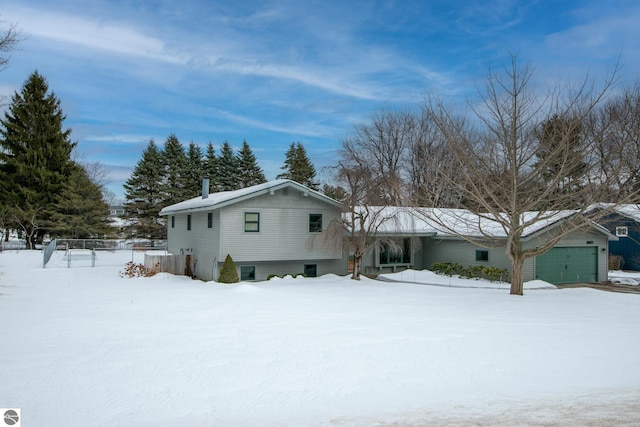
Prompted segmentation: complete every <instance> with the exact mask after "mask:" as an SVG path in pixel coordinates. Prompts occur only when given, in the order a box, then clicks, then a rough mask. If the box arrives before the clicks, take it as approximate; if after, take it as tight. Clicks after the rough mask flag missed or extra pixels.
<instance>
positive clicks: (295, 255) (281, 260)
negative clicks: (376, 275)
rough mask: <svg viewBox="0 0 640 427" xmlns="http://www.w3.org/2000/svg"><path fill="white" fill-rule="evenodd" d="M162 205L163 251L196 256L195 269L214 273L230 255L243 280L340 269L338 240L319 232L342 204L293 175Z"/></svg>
mask: <svg viewBox="0 0 640 427" xmlns="http://www.w3.org/2000/svg"><path fill="white" fill-rule="evenodd" d="M202 187H203V192H202V196H200V197H196V198H194V199H190V200H186V201H183V202H180V203H177V204H175V205H171V206H168V207H166V208H164V209H162V211H161V212H160V215H161V216H165V217H167V239H168V251H169V252H170V253H172V254H187V255H192V256H193V257H194V264H195V266H194V274H195V276H196V277H198V278H199V279H202V280H217V279H218V276H219V271H220V268H221V267H222V263H223V262H224V260H225V258H226V256H227V255H231V257H232V258H233V260H234V262H235V264H236V267H237V268H238V273H239V276H240V279H241V280H265V279H266V278H267V277H268V276H269V275H271V274H277V275H284V274H299V273H304V274H306V275H307V276H309V277H314V276H319V275H323V274H327V273H336V274H346V273H347V258H348V257H347V256H345V253H344V245H343V244H342V241H341V239H334V240H333V242H335V243H331V239H325V238H324V237H325V236H324V235H322V233H321V232H322V231H323V230H327V228H328V227H329V225H330V224H331V223H332V221H339V220H340V218H341V214H342V205H341V204H340V203H339V202H337V201H335V200H333V199H331V198H330V197H327V196H325V195H323V194H322V193H319V192H317V191H314V190H311V189H309V188H307V187H305V186H303V185H301V184H299V183H297V182H294V181H290V180H275V181H270V182H266V183H264V184H259V185H255V186H252V187H247V188H243V189H241V190H236V191H223V192H218V193H212V194H209V191H208V189H209V183H208V180H206V179H205V180H203V186H202Z"/></svg>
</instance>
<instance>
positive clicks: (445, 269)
mask: <svg viewBox="0 0 640 427" xmlns="http://www.w3.org/2000/svg"><path fill="white" fill-rule="evenodd" d="M430 270H431V271H433V272H434V273H436V274H441V275H445V276H454V275H457V276H460V277H462V278H465V279H486V280H489V281H491V282H508V281H509V270H507V269H506V268H496V267H483V266H481V265H471V266H469V267H463V266H462V265H460V264H457V263H454V262H436V263H434V264H433V265H432V266H431V268H430Z"/></svg>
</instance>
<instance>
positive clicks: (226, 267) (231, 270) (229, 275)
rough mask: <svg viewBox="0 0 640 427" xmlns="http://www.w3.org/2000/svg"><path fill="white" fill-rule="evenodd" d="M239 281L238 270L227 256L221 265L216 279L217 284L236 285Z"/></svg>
mask: <svg viewBox="0 0 640 427" xmlns="http://www.w3.org/2000/svg"><path fill="white" fill-rule="evenodd" d="M239 281H240V277H238V270H237V269H236V264H235V262H233V259H232V258H231V255H227V257H226V258H225V259H224V264H222V269H221V270H220V276H219V277H218V282H219V283H238V282H239Z"/></svg>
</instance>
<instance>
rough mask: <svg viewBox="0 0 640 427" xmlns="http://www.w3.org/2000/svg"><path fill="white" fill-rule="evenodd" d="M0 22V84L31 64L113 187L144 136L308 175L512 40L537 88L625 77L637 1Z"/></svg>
mask: <svg viewBox="0 0 640 427" xmlns="http://www.w3.org/2000/svg"><path fill="white" fill-rule="evenodd" d="M0 19H2V20H3V21H6V22H10V23H15V24H16V25H17V26H18V27H19V28H20V29H21V30H22V35H23V36H25V40H24V41H23V42H22V43H20V45H19V49H18V50H16V51H14V52H12V54H11V58H10V63H9V67H8V68H6V69H4V70H2V71H1V72H0V94H2V95H7V96H9V95H12V94H13V93H14V92H15V91H19V90H20V88H21V87H22V84H23V83H24V81H25V80H26V78H27V77H28V75H29V74H30V73H32V72H33V71H34V70H36V69H37V70H38V71H39V72H40V73H41V74H43V75H44V76H45V77H46V78H47V79H48V81H49V86H50V89H52V90H53V91H54V92H55V93H56V95H57V96H58V97H59V98H60V99H61V101H62V108H63V111H64V112H65V113H66V115H67V120H66V122H65V124H66V125H67V127H70V128H72V138H73V139H74V140H75V141H77V142H78V149H77V153H76V155H77V157H78V158H79V159H81V160H83V161H87V162H100V163H101V164H103V165H104V169H105V171H106V172H107V174H108V180H109V185H108V187H109V189H111V190H112V191H113V192H114V193H115V194H116V196H117V197H119V198H121V197H123V189H122V184H123V182H124V181H126V179H127V178H128V177H129V176H130V174H131V171H132V170H133V167H134V166H135V164H136V162H137V161H138V160H139V159H140V158H141V155H142V151H143V150H144V148H145V147H146V145H147V143H148V141H149V139H151V138H153V139H155V140H156V142H157V143H158V144H159V145H162V144H163V143H164V141H165V140H166V138H167V136H168V135H169V134H171V133H174V134H175V135H176V136H177V137H178V139H179V140H180V141H181V142H182V143H183V144H184V145H185V147H186V145H187V144H188V143H189V142H191V141H193V142H196V143H198V144H200V145H201V146H202V147H203V148H204V147H205V145H206V144H207V143H208V142H209V141H211V142H212V143H213V144H214V146H215V147H216V148H219V147H220V145H221V144H222V142H223V141H225V140H227V141H229V142H230V143H231V145H232V146H233V147H235V148H238V147H239V146H240V145H241V144H242V141H243V140H246V141H247V142H248V143H249V145H250V146H251V148H252V149H253V151H254V154H255V155H256V157H257V159H258V162H259V165H260V166H261V167H262V168H263V170H264V171H265V174H266V176H267V179H274V178H275V176H276V175H277V174H278V173H280V167H281V166H282V165H283V162H284V153H285V151H286V150H287V148H288V146H289V145H290V143H291V142H296V141H299V142H301V143H302V144H303V145H304V146H305V148H306V149H307V153H308V155H309V157H310V159H311V161H312V162H313V163H314V165H315V166H316V169H318V170H319V171H320V170H321V169H322V167H323V166H327V165H332V164H334V163H335V161H336V159H337V150H338V148H339V146H340V141H341V140H342V139H343V138H345V137H346V136H348V135H349V133H350V132H351V130H352V129H353V126H354V124H357V123H361V122H363V121H367V120H368V118H369V117H370V116H371V114H372V113H374V112H376V111H380V110H383V109H385V110H396V109H414V108H418V106H419V105H420V104H421V103H422V102H423V101H424V99H425V97H426V96H427V95H428V94H430V93H434V94H437V95H439V96H441V97H443V98H445V99H447V100H449V101H450V102H452V103H464V102H465V100H467V99H473V97H475V96H476V94H477V88H478V87H480V86H481V85H482V84H483V79H484V78H485V77H486V74H487V70H488V67H489V65H490V64H492V66H493V65H495V64H499V63H500V62H501V61H502V60H504V59H505V58H506V57H507V56H508V55H509V54H510V53H511V52H514V53H516V54H517V55H518V58H519V60H521V61H527V62H530V63H531V64H532V65H533V66H534V67H535V70H536V77H537V79H538V81H540V82H542V84H544V82H555V81H558V79H567V80H576V79H581V78H583V77H584V76H585V75H586V73H590V75H593V76H596V77H597V76H601V77H603V76H604V75H605V74H606V73H607V72H608V71H611V69H612V68H613V67H614V65H615V64H616V62H617V61H618V59H620V66H621V67H620V71H619V74H618V76H619V80H620V81H621V82H623V83H624V82H629V83H631V82H634V81H636V80H637V79H638V76H639V74H640V67H639V65H640V3H639V2H637V1H625V0H622V1H616V0H611V1H606V2H605V1H589V0H587V1H560V0H558V1H551V0H540V1H510V0H496V1H493V2H487V1H485V0H483V1H479V0H478V1H475V0H474V1H456V0H436V1H426V0H425V1H412V0H404V1H400V0H398V1H393V0H389V1H359V0H353V1H351V0H350V1H346V0H340V1H334V0H322V1H305V0H295V1H293V0H273V1H243V0H240V1H237V2H229V1H217V0H195V1H189V0H186V1H175V0H168V1H165V0H158V1H147V0H130V1H128V0H111V1H106V0H92V1H86V0H42V1H39V0H21V1H14V0H8V2H7V1H5V2H3V6H2V8H1V9H0ZM5 28H6V23H5Z"/></svg>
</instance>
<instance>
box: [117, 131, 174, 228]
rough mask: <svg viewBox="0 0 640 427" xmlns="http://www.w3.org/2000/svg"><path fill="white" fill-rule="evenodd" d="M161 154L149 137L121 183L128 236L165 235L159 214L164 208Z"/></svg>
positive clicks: (163, 174) (163, 172) (163, 173)
mask: <svg viewBox="0 0 640 427" xmlns="http://www.w3.org/2000/svg"><path fill="white" fill-rule="evenodd" d="M162 157H163V156H162V153H161V152H160V150H158V147H157V146H156V143H155V141H154V140H153V139H152V140H150V141H149V144H148V145H147V147H146V148H145V150H144V152H143V153H142V158H141V159H140V160H139V161H138V163H137V164H136V166H135V168H134V169H133V173H132V174H131V177H129V179H128V180H127V182H126V183H125V184H124V189H125V203H124V206H125V211H126V214H125V218H126V219H128V225H127V226H126V230H127V231H128V234H129V236H131V237H142V238H149V239H164V238H166V234H167V233H166V229H165V226H164V224H163V223H162V222H161V221H160V217H159V213H160V210H161V209H162V208H163V207H164V205H163V204H162V202H163V198H164V195H163V182H164V176H165V170H164V164H163V158H162Z"/></svg>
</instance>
